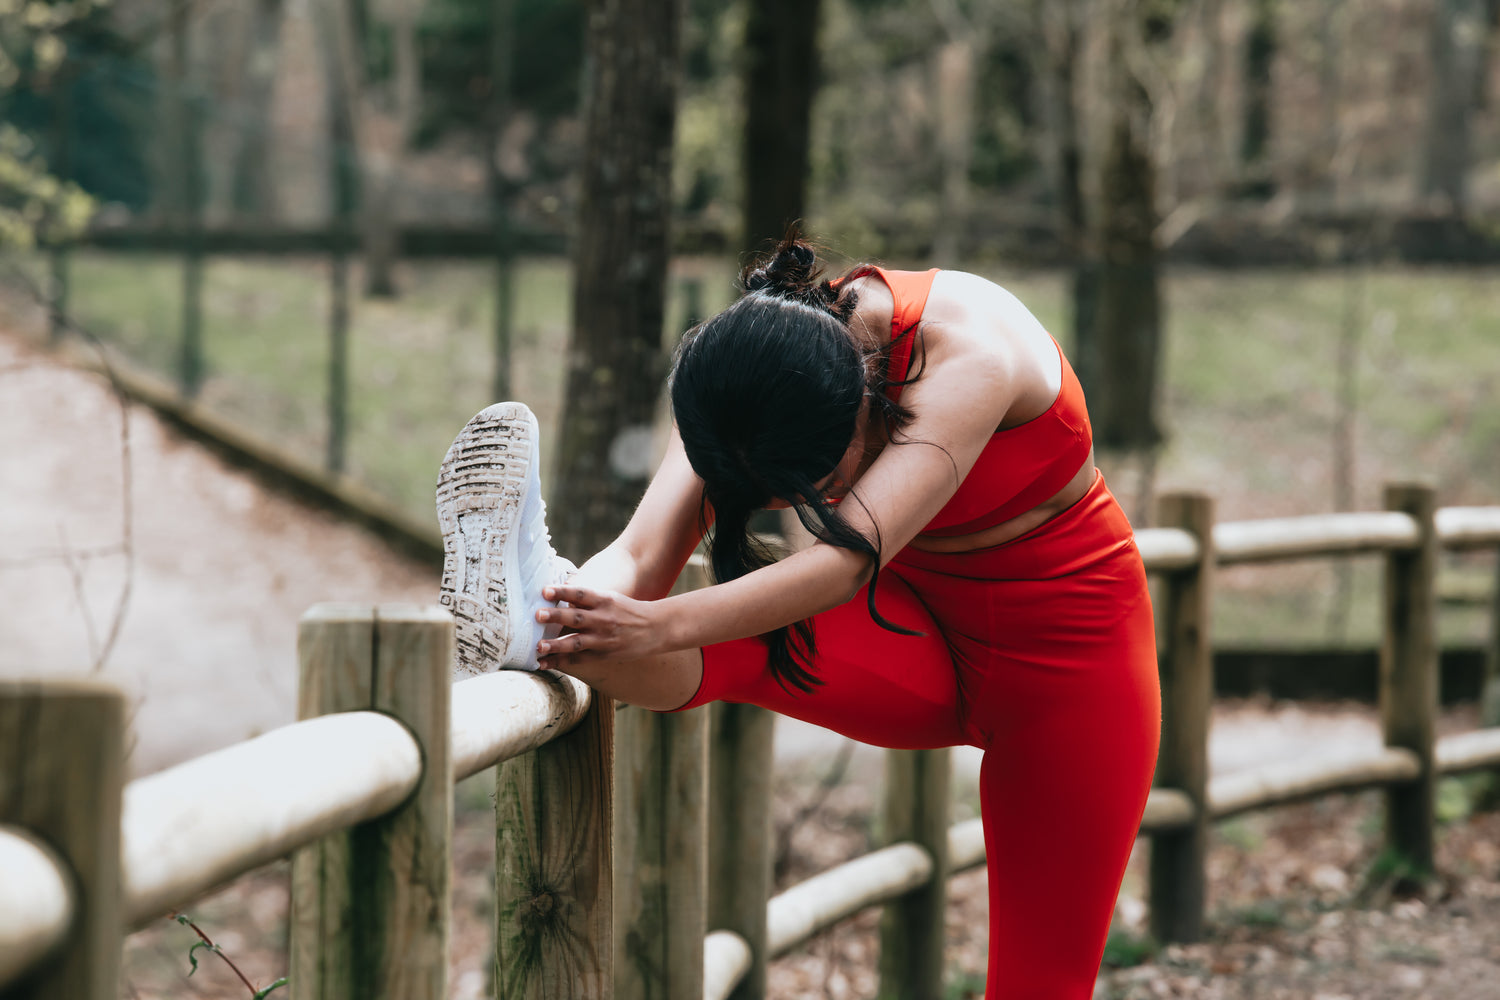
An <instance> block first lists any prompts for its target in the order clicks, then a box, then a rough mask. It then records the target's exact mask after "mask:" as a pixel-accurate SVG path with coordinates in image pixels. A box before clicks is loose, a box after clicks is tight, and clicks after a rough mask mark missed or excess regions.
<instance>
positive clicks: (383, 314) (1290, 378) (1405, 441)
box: [0, 0, 1500, 643]
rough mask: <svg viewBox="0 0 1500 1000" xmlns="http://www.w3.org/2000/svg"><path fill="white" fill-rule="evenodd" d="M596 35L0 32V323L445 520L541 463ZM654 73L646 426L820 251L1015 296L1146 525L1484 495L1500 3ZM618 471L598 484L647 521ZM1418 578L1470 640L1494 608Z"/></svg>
mask: <svg viewBox="0 0 1500 1000" xmlns="http://www.w3.org/2000/svg"><path fill="white" fill-rule="evenodd" d="M589 10H590V5H589V4H586V3H584V2H581V0H236V2H230V0H109V2H104V0H51V2H49V0H29V2H28V0H0V243H3V255H0V309H3V311H4V316H3V317H0V319H3V322H5V324H6V325H7V326H10V327H13V328H16V329H23V330H29V331H31V332H32V333H33V334H34V335H35V336H36V337H38V338H39V339H40V338H43V337H49V338H51V339H53V340H55V341H58V342H66V341H68V340H70V339H77V338H78V336H79V335H83V336H85V337H88V338H91V339H93V340H95V341H97V343H99V344H101V345H104V347H105V348H107V350H108V351H109V352H110V354H111V356H112V357H113V358H114V363H116V364H117V365H119V366H121V367H122V368H128V369H130V370H141V371H144V372H147V373H155V374H156V375H157V376H159V377H161V378H163V379H170V380H171V381H172V382H173V383H174V385H175V387H176V390H175V391H177V392H179V393H180V394H181V395H182V397H183V398H185V399H188V400H192V401H193V402H194V404H195V405H197V406H200V407H202V408H204V409H206V410H208V411H211V412H213V413H215V414H217V415H219V416H221V417H223V418H225V419H227V420H229V421H231V422H232V423H233V424H234V425H236V426H238V427H240V428H242V429H243V430H244V431H245V432H246V433H249V434H251V435H253V436H255V437H257V438H260V439H263V440H265V441H268V442H274V445H275V447H276V448H279V449H282V450H284V451H285V452H286V453H287V454H288V455H291V456H294V457H296V458H299V459H301V460H303V461H307V462H313V463H319V464H321V465H322V466H324V467H325V468H326V469H327V470H328V471H329V473H331V474H333V475H335V476H339V477H348V478H351V479H353V480H356V481H358V482H360V483H363V484H365V485H367V486H369V487H370V488H372V489H373V490H375V491H377V492H378V493H380V494H382V495H384V496H385V497H387V498H389V499H390V500H391V501H392V502H393V503H394V504H396V505H398V506H399V507H400V508H401V509H403V510H405V511H408V512H410V514H411V516H413V517H417V518H422V519H425V520H427V521H430V520H431V518H432V514H431V495H432V494H431V489H432V480H433V476H434V470H435V468H436V464H437V461H438V459H439V458H440V457H441V455H442V452H443V449H444V448H445V447H446V445H447V443H448V441H449V440H450V439H451V437H452V434H453V433H454V432H455V430H456V429H457V428H458V427H459V426H461V425H462V424H463V422H464V420H465V419H467V417H468V416H469V415H470V414H471V413H473V412H474V411H475V410H477V409H479V408H480V407H482V406H484V405H485V404H486V403H488V402H490V401H492V400H493V399H496V398H504V397H514V398H520V399H524V400H526V401H527V402H529V403H530V404H531V405H532V406H533V408H534V409H536V410H537V412H538V413H539V415H540V416H541V417H542V420H543V424H544V427H547V428H548V429H549V434H551V431H552V428H554V427H557V426H559V425H560V424H561V415H562V410H563V399H564V393H565V383H566V381H567V371H568V368H569V364H570V358H569V354H570V347H569V344H570V340H569V330H570V326H571V325H572V324H573V323H574V313H575V311H576V305H575V301H576V300H575V292H574V290H573V289H574V287H575V283H574V280H573V274H574V270H573V264H572V261H573V260H576V259H577V258H576V256H575V255H576V252H577V249H578V241H579V232H580V211H581V204H580V202H581V194H580V192H581V190H583V188H584V187H585V183H584V175H585V173H586V171H587V170H588V169H589V166H590V165H589V163H588V157H587V155H586V133H587V131H588V130H587V128H586V111H587V108H586V107H585V101H584V97H585V95H586V94H588V93H590V91H589V82H588V81H589V75H588V74H589V68H590V65H592V64H593V62H594V61H595V60H596V59H597V57H598V51H597V50H595V51H594V52H593V53H592V54H591V52H590V43H589V42H587V41H586V38H587V36H586V31H585V28H586V25H587V21H588V16H589ZM638 29H639V31H640V32H643V33H645V34H647V35H653V36H655V37H657V38H665V39H668V40H669V41H675V42H676V43H677V44H675V45H674V46H672V49H673V51H675V53H676V57H675V62H674V61H673V60H671V59H668V60H666V61H665V62H664V71H665V72H666V73H667V74H668V75H669V76H671V77H672V87H675V90H673V89H671V88H669V89H667V90H666V91H665V93H667V95H668V96H669V97H671V98H672V99H673V100H672V103H674V104H675V108H676V116H675V124H674V123H671V122H668V123H667V127H666V128H665V129H664V130H663V131H664V134H665V135H666V136H668V137H670V142H669V144H668V148H666V149H665V150H663V151H662V155H661V159H662V161H663V162H664V163H669V164H670V178H671V181H670V188H671V201H672V205H671V211H670V217H671V225H670V246H671V250H672V252H671V262H670V271H669V279H668V284H667V295H668V304H667V309H666V315H665V317H664V319H663V322H662V324H661V327H662V328H661V338H660V345H659V346H660V350H659V351H656V352H655V357H654V358H653V359H651V361H650V364H649V365H648V366H647V367H648V369H649V370H651V371H654V372H656V373H657V378H654V379H653V380H651V385H650V386H649V387H648V392H649V393H650V394H652V395H654V394H655V392H656V388H657V385H658V382H659V375H660V374H661V373H664V372H665V361H666V358H667V357H668V356H669V355H668V352H669V351H670V348H671V346H672V344H673V343H674V341H675V338H676V337H677V336H678V335H680V333H681V331H682V330H683V329H684V328H685V327H686V326H687V325H688V324H689V323H691V322H692V321H693V320H694V319H695V318H699V317H702V316H703V315H705V313H706V312H708V311H711V310H713V309H715V308H718V307H720V306H722V305H724V304H726V303H727V302H728V301H729V300H730V299H731V297H732V296H733V294H734V289H733V275H734V273H735V270H736V268H737V266H738V265H739V263H740V262H741V261H742V259H743V258H742V256H741V255H742V253H743V252H744V251H746V250H748V249H753V248H755V247H757V246H762V245H764V242H765V240H766V239H767V238H769V237H772V236H775V235H778V234H779V233H780V231H781V230H782V228H783V227H784V226H785V225H786V223H787V222H788V221H790V220H791V219H794V218H804V219H805V220H806V225H807V228H808V229H809V230H810V231H811V232H812V233H813V234H814V235H815V236H816V237H817V238H819V239H820V240H821V241H822V242H823V243H824V244H826V245H827V246H828V247H829V249H830V252H831V254H832V256H833V257H834V259H835V260H836V261H843V260H847V261H854V260H872V259H873V260H879V261H882V262H885V263H888V264H891V265H893V266H897V267H901V266H906V267H915V268H925V267H930V266H941V267H958V268H963V269H967V270H972V271H975V272H977V273H981V274H984V275H986V276H988V277H991V278H993V279H995V280H997V281H999V282H1001V283H1002V284H1004V285H1006V286H1007V287H1009V288H1011V289H1012V290H1013V291H1015V292H1016V294H1017V295H1019V296H1020V298H1021V299H1022V301H1024V302H1026V303H1027V304H1028V305H1029V306H1030V307H1031V308H1032V309H1033V311H1034V312H1036V313H1037V315H1038V316H1039V317H1040V318H1041V319H1042V321H1043V322H1044V323H1045V324H1046V325H1047V326H1048V327H1049V328H1050V329H1051V330H1052V331H1053V332H1054V333H1055V335H1056V336H1057V337H1058V339H1059V340H1060V341H1061V342H1062V344H1063V345H1064V347H1065V348H1066V349H1067V350H1068V351H1069V354H1070V356H1071V357H1072V358H1073V359H1074V362H1075V364H1076V366H1077V367H1078V368H1079V371H1080V375H1081V377H1082V378H1083V380H1084V383H1085V386H1086V389H1087V391H1088V393H1089V398H1090V408H1091V411H1092V412H1093V414H1094V418H1095V423H1096V431H1097V433H1098V438H1099V441H1100V443H1101V445H1103V446H1104V448H1103V450H1102V451H1101V466H1102V467H1103V468H1104V469H1105V471H1106V474H1107V475H1108V476H1109V477H1110V478H1111V481H1112V482H1113V484H1114V486H1115V488H1116V491H1117V492H1118V493H1119V494H1120V495H1121V497H1122V500H1125V501H1126V503H1127V509H1128V510H1129V512H1130V514H1131V516H1132V519H1133V520H1134V521H1135V522H1136V523H1137V524H1138V525H1141V524H1146V523H1149V518H1150V503H1149V497H1150V494H1151V493H1152V492H1154V491H1159V490H1161V489H1165V488H1171V487H1191V488H1198V489H1203V490H1206V491H1208V492H1210V493H1213V494H1215V495H1216V496H1217V497H1218V498H1219V501H1220V508H1219V509H1220V516H1221V517H1225V518H1238V517H1256V516H1270V515H1279V514H1297V513H1312V512H1316V511H1322V510H1335V509H1353V508H1357V507H1361V506H1364V507H1370V506H1374V505H1376V504H1378V502H1379V499H1378V497H1379V493H1378V491H1379V486H1380V484H1381V483H1382V482H1383V481H1385V480H1388V479H1392V478H1398V477H1402V476H1421V477H1424V478H1428V479H1431V480H1434V481H1436V482H1437V484H1438V485H1439V488H1440V491H1441V492H1440V497H1441V499H1442V502H1444V503H1454V504H1457V503H1494V502H1496V499H1497V497H1500V462H1497V461H1496V460H1495V456H1496V455H1497V454H1500V407H1497V406H1495V404H1494V402H1493V401H1494V399H1495V398H1496V395H1497V393H1500V291H1497V288H1500V285H1497V283H1496V282H1495V281H1494V280H1493V278H1492V275H1491V272H1492V270H1493V268H1494V267H1495V266H1496V265H1497V264H1500V110H1497V107H1496V104H1497V102H1500V0H1318V2H1303V3H1292V2H1289V0H1052V2H1044V0H800V2H797V3H790V2H786V0H773V2H766V3H753V4H752V3H747V2H734V3H717V2H709V0H685V2H682V0H679V2H677V3H665V2H664V3H662V4H661V5H660V11H659V19H658V20H656V21H654V22H648V23H644V24H641V25H639V26H638ZM628 42H629V39H622V40H621V44H622V45H625V44H627V43H628ZM595 82H596V83H598V82H599V81H595ZM606 84H607V81H606ZM668 106H669V107H670V106H671V104H669V105H668ZM593 335H594V336H596V337H601V338H605V339H607V337H608V331H597V330H596V331H593ZM572 343H573V345H574V346H573V347H572V348H571V350H572V351H573V352H574V353H577V352H578V351H579V350H581V349H582V348H581V347H580V346H579V344H581V343H583V341H579V340H577V339H575V340H574V341H573V342H572ZM652 346H653V347H655V346H656V345H652ZM575 360H576V359H575ZM552 436H553V437H554V438H556V437H558V435H555V434H554V435H552ZM616 444H617V447H616V448H615V449H614V450H613V451H611V452H610V461H609V467H608V470H607V473H606V471H605V470H604V469H598V470H597V474H598V475H601V476H603V475H606V474H607V475H609V476H613V477H614V478H617V479H620V480H621V481H622V482H624V483H625V484H626V485H627V486H628V487H630V488H631V489H637V488H638V484H639V482H640V481H641V480H642V478H643V477H644V475H645V474H646V472H647V471H648V470H649V464H650V463H649V456H646V457H642V456H643V454H644V452H645V449H644V446H643V445H641V444H640V442H639V441H638V440H636V439H630V440H626V439H625V437H624V436H622V437H621V440H620V441H619V442H616ZM549 461H550V462H552V463H553V464H554V465H556V464H557V460H556V459H555V458H552V459H549ZM1446 574H1447V575H1446V577H1445V579H1446V580H1447V581H1448V584H1447V586H1448V590H1449V591H1450V592H1451V594H1452V596H1453V603H1452V607H1451V608H1450V610H1451V612H1452V613H1451V614H1449V615H1448V616H1447V618H1446V619H1445V622H1444V630H1445V634H1446V635H1447V636H1448V637H1449V638H1450V639H1473V638H1476V637H1477V636H1478V635H1479V634H1481V632H1482V630H1483V627H1484V626H1483V622H1484V619H1485V616H1484V608H1483V607H1482V603H1481V602H1482V600H1483V598H1481V599H1480V601H1479V602H1476V601H1474V600H1471V598H1472V596H1473V595H1474V594H1479V593H1481V592H1487V588H1488V586H1489V579H1490V578H1491V576H1492V570H1490V569H1489V567H1488V564H1487V563H1472V562H1465V561H1461V560H1460V561H1457V562H1455V563H1453V564H1452V565H1450V566H1449V567H1448V569H1447V571H1446ZM1224 577H1225V579H1224V584H1225V586H1224V588H1223V596H1221V598H1220V604H1221V608H1220V612H1219V613H1220V617H1219V620H1218V622H1217V623H1216V635H1217V636H1218V637H1219V638H1220V640H1221V641H1224V642H1229V643H1233V642H1256V641H1261V640H1265V639H1274V640H1275V641H1277V642H1309V641H1318V642H1322V641H1331V642H1336V643H1342V642H1349V641H1356V640H1368V639H1370V638H1372V637H1373V636H1374V635H1375V634H1376V624H1375V616H1374V604H1375V602H1374V594H1375V592H1376V588H1377V578H1376V575H1375V573H1374V569H1373V564H1370V565H1365V564H1363V563H1360V564H1357V565H1356V566H1354V567H1353V568H1351V566H1350V565H1348V564H1339V565H1335V566H1332V567H1330V566H1326V565H1324V564H1323V563H1321V562H1320V563H1317V564H1312V563H1309V564H1306V565H1297V566H1291V567H1279V568H1277V569H1275V570H1262V569H1249V568H1247V569H1242V570H1235V571H1233V572H1226V573H1225V574H1224Z"/></svg>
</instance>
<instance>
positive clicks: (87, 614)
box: [57, 524, 99, 672]
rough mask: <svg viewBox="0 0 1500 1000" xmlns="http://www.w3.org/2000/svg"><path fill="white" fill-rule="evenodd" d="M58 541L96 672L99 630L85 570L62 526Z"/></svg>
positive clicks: (59, 530) (60, 526)
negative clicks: (84, 579)
mask: <svg viewBox="0 0 1500 1000" xmlns="http://www.w3.org/2000/svg"><path fill="white" fill-rule="evenodd" d="M57 537H58V541H59V542H61V543H62V564H63V565H64V566H65V567H67V570H68V577H69V578H70V579H71V580H72V581H73V596H74V597H75V598H76V599H77V601H78V613H79V614H81V615H82V616H83V630H84V633H85V635H86V636H87V638H88V643H89V658H90V659H92V660H93V661H94V663H95V667H94V669H95V671H96V672H97V670H98V666H97V665H98V663H99V629H98V628H97V627H96V626H95V625H94V613H93V612H92V611H90V610H89V598H88V595H87V594H86V593H84V590H83V569H82V567H80V566H79V565H78V560H77V559H75V558H73V552H72V550H71V549H70V548H69V547H68V531H67V529H66V528H64V527H63V526H62V525H60V524H59V525H58V526H57Z"/></svg>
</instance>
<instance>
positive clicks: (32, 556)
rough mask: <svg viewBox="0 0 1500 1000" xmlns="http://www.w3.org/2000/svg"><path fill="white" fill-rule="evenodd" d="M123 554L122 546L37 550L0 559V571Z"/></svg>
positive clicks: (87, 560) (89, 560) (123, 548)
mask: <svg viewBox="0 0 1500 1000" xmlns="http://www.w3.org/2000/svg"><path fill="white" fill-rule="evenodd" d="M124 554H125V547H124V546H122V545H101V546H98V547H96V548H92V549H72V550H70V551H63V550H62V549H39V550H37V551H36V552H28V553H27V554H26V555H23V556H13V557H11V558H9V559H0V569H24V568H29V567H32V566H42V565H45V564H47V563H54V562H61V561H66V560H67V559H70V558H71V559H76V560H78V561H79V562H84V563H87V562H91V561H93V560H95V559H108V558H110V557H111V556H120V555H124Z"/></svg>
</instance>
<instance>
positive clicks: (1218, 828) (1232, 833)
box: [1214, 816, 1265, 851]
mask: <svg viewBox="0 0 1500 1000" xmlns="http://www.w3.org/2000/svg"><path fill="white" fill-rule="evenodd" d="M1214 833H1216V834H1217V835H1218V836H1219V839H1221V840H1223V841H1224V842H1225V843H1227V844H1233V845H1234V846H1235V847H1237V848H1239V849H1240V850H1242V851H1253V850H1255V849H1256V848H1257V847H1259V846H1260V845H1261V844H1262V843H1263V842H1264V841H1265V837H1264V836H1262V835H1261V833H1260V831H1259V830H1257V829H1255V827H1254V826H1252V825H1251V824H1250V822H1249V821H1248V818H1247V817H1243V816H1237V817H1235V818H1234V819H1226V820H1224V821H1223V822H1222V823H1218V824H1215V826H1214Z"/></svg>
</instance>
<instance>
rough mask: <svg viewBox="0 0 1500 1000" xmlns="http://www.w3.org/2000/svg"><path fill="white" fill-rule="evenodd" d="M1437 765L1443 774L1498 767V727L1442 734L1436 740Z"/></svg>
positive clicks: (1499, 760) (1499, 752) (1499, 759)
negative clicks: (1440, 737)
mask: <svg viewBox="0 0 1500 1000" xmlns="http://www.w3.org/2000/svg"><path fill="white" fill-rule="evenodd" d="M1437 767H1438V771H1440V772H1441V773H1443V774H1463V773H1464V772H1466V771H1478V770H1482V769H1484V768H1490V767H1500V729H1476V730H1474V731H1472V732H1468V733H1455V734H1454V735H1452V736H1444V737H1443V738H1442V739H1440V740H1438V742H1437Z"/></svg>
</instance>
